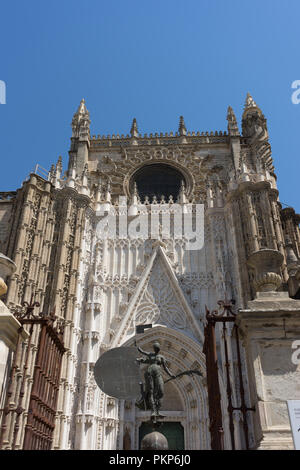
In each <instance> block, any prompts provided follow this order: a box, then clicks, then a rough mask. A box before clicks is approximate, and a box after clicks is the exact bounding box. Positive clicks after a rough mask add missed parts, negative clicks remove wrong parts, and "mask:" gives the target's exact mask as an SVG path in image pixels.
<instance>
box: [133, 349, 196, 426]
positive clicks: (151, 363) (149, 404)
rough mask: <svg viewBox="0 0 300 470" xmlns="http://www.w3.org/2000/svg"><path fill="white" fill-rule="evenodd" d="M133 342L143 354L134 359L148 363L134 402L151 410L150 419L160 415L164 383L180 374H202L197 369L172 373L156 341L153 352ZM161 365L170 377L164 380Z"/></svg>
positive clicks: (143, 408)
mask: <svg viewBox="0 0 300 470" xmlns="http://www.w3.org/2000/svg"><path fill="white" fill-rule="evenodd" d="M134 344H135V346H136V347H137V349H138V351H139V352H140V353H141V354H143V355H144V356H145V357H140V358H137V359H136V361H137V362H139V363H142V364H148V367H147V369H146V371H145V374H144V377H145V383H144V384H143V383H142V384H141V394H142V396H141V398H140V400H138V401H137V402H136V406H138V407H139V408H140V409H142V410H151V417H152V419H156V418H159V417H162V416H161V415H160V414H159V410H160V408H161V402H162V398H163V396H164V384H165V383H166V382H169V381H170V380H173V379H176V378H177V377H180V376H182V375H193V374H197V375H202V374H201V372H199V371H198V370H187V371H184V372H181V373H180V374H178V375H174V374H172V372H171V371H170V370H169V369H168V367H167V364H166V360H165V358H164V356H163V355H161V354H159V352H160V344H159V343H158V342H157V341H155V342H154V343H153V351H154V352H147V351H143V350H142V349H141V348H140V347H138V346H137V344H136V342H135V343H134ZM161 367H163V368H164V370H165V372H166V373H167V374H168V375H169V376H170V378H169V379H168V380H166V381H165V382H164V379H163V375H162V369H161Z"/></svg>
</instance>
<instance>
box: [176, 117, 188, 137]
mask: <svg viewBox="0 0 300 470" xmlns="http://www.w3.org/2000/svg"><path fill="white" fill-rule="evenodd" d="M178 133H179V135H186V127H185V122H184V118H183V116H180V118H179V126H178Z"/></svg>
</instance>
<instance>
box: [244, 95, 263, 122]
mask: <svg viewBox="0 0 300 470" xmlns="http://www.w3.org/2000/svg"><path fill="white" fill-rule="evenodd" d="M254 111H255V112H258V113H259V114H260V115H261V114H262V112H261V109H260V108H259V106H257V104H256V103H255V101H254V99H253V98H252V96H251V95H250V93H249V92H248V93H247V96H246V100H245V104H244V113H243V118H244V117H245V116H246V115H247V114H249V113H250V114H252V113H253V112H254Z"/></svg>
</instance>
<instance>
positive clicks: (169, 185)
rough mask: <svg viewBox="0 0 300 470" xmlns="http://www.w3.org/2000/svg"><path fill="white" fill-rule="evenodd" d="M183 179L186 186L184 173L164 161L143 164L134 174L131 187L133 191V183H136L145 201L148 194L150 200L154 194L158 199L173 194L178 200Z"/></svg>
mask: <svg viewBox="0 0 300 470" xmlns="http://www.w3.org/2000/svg"><path fill="white" fill-rule="evenodd" d="M182 181H183V182H184V184H185V186H186V181H185V178H184V176H183V174H182V173H181V172H180V171H178V170H176V169H175V168H173V167H172V166H169V165H165V164H164V163H153V164H151V165H145V166H143V167H142V168H140V169H139V170H138V171H137V172H136V173H135V174H134V175H133V176H132V179H131V184H130V189H131V192H132V190H133V185H134V183H136V186H137V190H138V193H139V197H140V199H141V201H142V202H144V200H145V197H146V196H148V198H149V200H150V201H152V199H153V197H154V196H156V198H157V200H158V201H159V200H160V199H161V197H162V196H164V197H165V198H166V200H168V198H169V197H170V196H173V200H174V202H176V200H177V197H178V195H179V190H180V186H181V182H182Z"/></svg>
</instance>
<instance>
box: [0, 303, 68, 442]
mask: <svg viewBox="0 0 300 470" xmlns="http://www.w3.org/2000/svg"><path fill="white" fill-rule="evenodd" d="M38 306H39V303H38V302H33V299H31V301H30V303H29V304H28V303H27V302H23V307H24V308H23V309H22V310H21V311H17V312H15V316H16V318H17V319H18V320H19V321H20V323H21V325H22V327H23V325H26V324H27V325H30V328H29V339H28V343H27V348H26V353H25V358H24V360H23V361H22V365H21V363H18V361H19V360H20V358H19V356H20V348H21V342H20V341H19V342H18V344H17V349H16V352H15V354H14V359H13V363H12V367H11V372H10V380H9V386H8V390H7V395H6V401H5V407H4V409H3V410H2V411H3V420H2V426H1V438H0V448H2V447H3V437H4V435H5V432H6V431H7V427H8V426H7V421H8V416H9V415H10V414H11V413H16V418H15V420H14V423H13V427H14V429H13V433H12V440H11V448H12V449H15V446H16V440H17V436H18V431H19V428H20V418H21V415H22V414H23V413H24V412H25V409H24V408H23V398H24V393H25V381H26V374H27V369H28V365H29V364H28V362H29V354H30V348H31V346H32V335H33V332H34V328H40V333H39V339H38V347H37V355H36V359H35V365H34V370H33V382H32V388H31V393H30V400H29V407H28V416H27V423H26V426H25V435H24V441H23V446H22V449H26V450H50V449H51V445H52V441H53V431H54V426H55V414H56V408H57V398H58V391H59V381H60V372H61V364H62V357H63V354H64V352H65V347H64V343H63V323H62V321H61V320H58V318H57V317H56V316H55V313H54V312H52V313H50V314H49V315H46V314H44V313H42V312H41V313H38V314H34V313H33V310H34V308H35V307H38ZM20 370H22V379H21V386H20V387H19V393H18V396H17V397H16V398H15V400H14V401H15V403H16V404H17V406H15V407H14V408H12V407H11V406H10V401H11V399H12V395H13V390H14V388H15V382H16V380H17V371H18V373H19V375H20ZM11 422H12V421H11Z"/></svg>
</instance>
